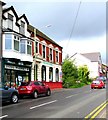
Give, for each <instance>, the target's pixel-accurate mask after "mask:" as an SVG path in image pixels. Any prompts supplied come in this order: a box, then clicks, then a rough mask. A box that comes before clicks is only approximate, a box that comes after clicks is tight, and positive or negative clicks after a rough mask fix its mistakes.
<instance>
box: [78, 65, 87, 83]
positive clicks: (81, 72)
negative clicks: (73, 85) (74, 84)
mask: <svg viewBox="0 0 108 120" xmlns="http://www.w3.org/2000/svg"><path fill="white" fill-rule="evenodd" d="M78 79H79V80H80V81H81V82H83V83H85V84H87V81H89V70H88V68H87V66H86V65H84V66H80V67H79V68H78Z"/></svg>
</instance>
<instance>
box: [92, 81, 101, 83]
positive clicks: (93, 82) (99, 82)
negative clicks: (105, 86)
mask: <svg viewBox="0 0 108 120" xmlns="http://www.w3.org/2000/svg"><path fill="white" fill-rule="evenodd" d="M92 83H93V84H100V82H99V81H93V82H92Z"/></svg>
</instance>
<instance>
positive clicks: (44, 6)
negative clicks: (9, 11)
mask: <svg viewBox="0 0 108 120" xmlns="http://www.w3.org/2000/svg"><path fill="white" fill-rule="evenodd" d="M3 1H4V2H5V3H6V5H5V7H10V6H14V8H15V10H16V12H17V14H18V15H19V16H20V15H22V14H25V15H26V17H27V18H28V21H29V23H30V24H31V25H33V26H35V27H36V28H37V29H39V30H40V31H42V32H43V33H45V34H46V35H47V36H48V37H50V38H51V39H52V40H54V41H55V42H56V43H58V44H59V45H60V46H62V47H63V59H64V58H65V56H66V55H67V54H68V55H69V56H72V55H73V54H75V53H76V52H77V53H89V52H100V53H101V57H102V62H103V63H104V64H108V62H107V61H106V0H93V1H91V0H59V1H58V0H23V2H22V0H3ZM48 25H49V27H48Z"/></svg>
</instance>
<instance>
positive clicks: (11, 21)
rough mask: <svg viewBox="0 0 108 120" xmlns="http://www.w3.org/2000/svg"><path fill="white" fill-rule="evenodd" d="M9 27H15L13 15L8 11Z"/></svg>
mask: <svg viewBox="0 0 108 120" xmlns="http://www.w3.org/2000/svg"><path fill="white" fill-rule="evenodd" d="M8 28H10V29H13V16H12V15H11V14H9V13H8Z"/></svg>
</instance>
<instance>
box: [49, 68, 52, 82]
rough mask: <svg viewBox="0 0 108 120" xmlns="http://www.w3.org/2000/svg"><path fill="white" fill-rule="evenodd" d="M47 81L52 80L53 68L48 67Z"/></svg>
mask: <svg viewBox="0 0 108 120" xmlns="http://www.w3.org/2000/svg"><path fill="white" fill-rule="evenodd" d="M49 81H53V68H52V67H50V68H49Z"/></svg>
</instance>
